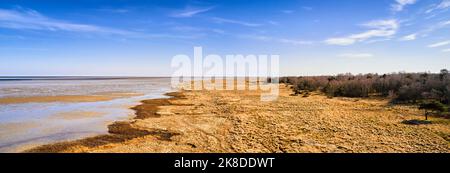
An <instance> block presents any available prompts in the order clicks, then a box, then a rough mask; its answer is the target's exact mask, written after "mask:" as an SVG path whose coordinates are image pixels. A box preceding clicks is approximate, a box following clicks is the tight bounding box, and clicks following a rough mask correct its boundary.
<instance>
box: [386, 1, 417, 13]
mask: <svg viewBox="0 0 450 173" xmlns="http://www.w3.org/2000/svg"><path fill="white" fill-rule="evenodd" d="M395 2H396V3H395V4H393V5H392V10H393V11H394V12H399V11H403V9H404V8H405V6H407V5H413V4H415V3H416V2H417V0H395Z"/></svg>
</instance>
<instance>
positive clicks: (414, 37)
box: [400, 33, 417, 41]
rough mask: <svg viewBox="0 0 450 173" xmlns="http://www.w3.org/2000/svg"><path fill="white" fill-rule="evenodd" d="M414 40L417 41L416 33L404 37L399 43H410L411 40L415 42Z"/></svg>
mask: <svg viewBox="0 0 450 173" xmlns="http://www.w3.org/2000/svg"><path fill="white" fill-rule="evenodd" d="M416 39H417V33H415V34H410V35H406V36H404V37H402V38H400V40H401V41H412V40H416Z"/></svg>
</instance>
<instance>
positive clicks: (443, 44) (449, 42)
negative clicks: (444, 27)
mask: <svg viewBox="0 0 450 173" xmlns="http://www.w3.org/2000/svg"><path fill="white" fill-rule="evenodd" d="M449 44H450V40H449V41H443V42H439V43H434V44H430V45H428V47H429V48H435V47H441V46H446V45H449Z"/></svg>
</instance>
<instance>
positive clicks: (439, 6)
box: [426, 0, 450, 13]
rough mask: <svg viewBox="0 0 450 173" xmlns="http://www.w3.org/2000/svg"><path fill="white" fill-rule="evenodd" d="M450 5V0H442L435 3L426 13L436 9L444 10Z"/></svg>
mask: <svg viewBox="0 0 450 173" xmlns="http://www.w3.org/2000/svg"><path fill="white" fill-rule="evenodd" d="M449 7H450V0H442V2H441V3H439V4H436V5H434V6H433V7H432V8H431V9H429V10H427V11H426V13H431V12H433V11H435V10H444V9H447V8H449Z"/></svg>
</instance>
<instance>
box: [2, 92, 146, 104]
mask: <svg viewBox="0 0 450 173" xmlns="http://www.w3.org/2000/svg"><path fill="white" fill-rule="evenodd" d="M140 95H142V94H140V93H98V94H93V95H58V96H29V97H4V98H0V104H21V103H47V102H98V101H109V100H113V99H117V98H126V97H133V96H140Z"/></svg>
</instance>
